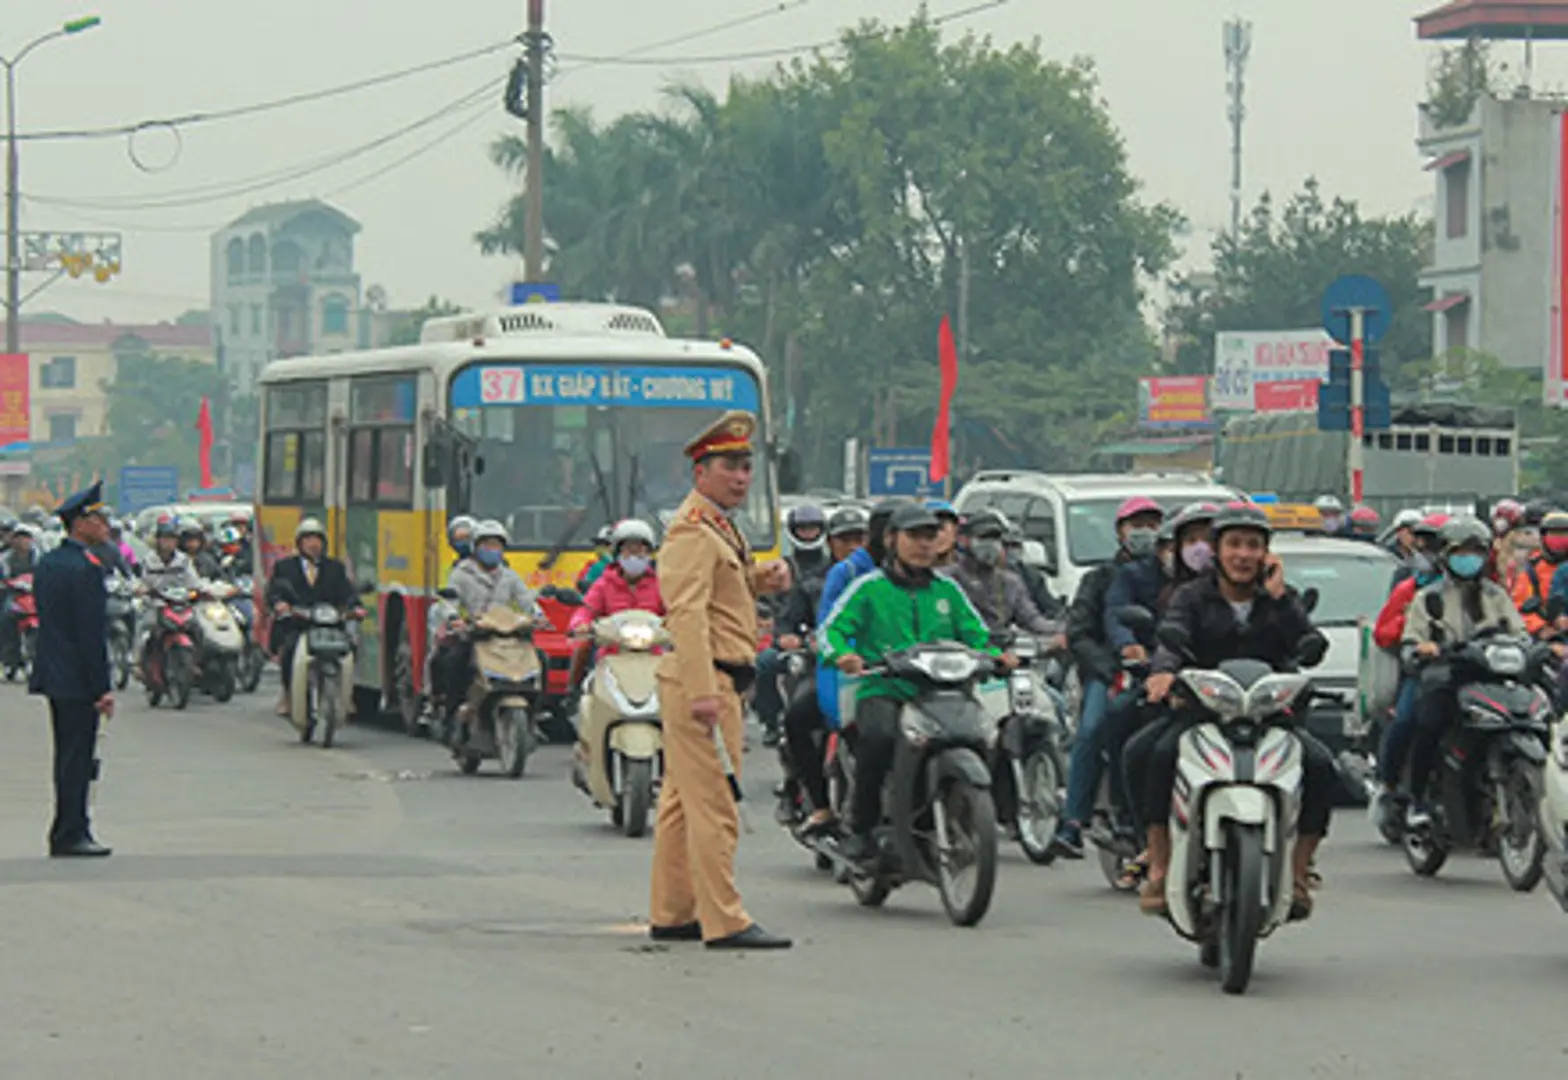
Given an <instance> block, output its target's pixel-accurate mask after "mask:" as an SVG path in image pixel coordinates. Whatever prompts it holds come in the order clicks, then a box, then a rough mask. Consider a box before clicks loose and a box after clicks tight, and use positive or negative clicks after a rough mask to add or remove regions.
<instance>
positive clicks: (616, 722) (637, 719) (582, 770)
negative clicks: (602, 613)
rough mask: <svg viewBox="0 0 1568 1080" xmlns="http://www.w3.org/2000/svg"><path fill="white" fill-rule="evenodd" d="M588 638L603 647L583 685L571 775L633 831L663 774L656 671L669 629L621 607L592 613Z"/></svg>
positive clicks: (643, 822) (640, 828)
mask: <svg viewBox="0 0 1568 1080" xmlns="http://www.w3.org/2000/svg"><path fill="white" fill-rule="evenodd" d="M593 643H594V644H595V645H597V646H598V647H599V648H600V649H601V650H604V651H603V652H602V653H601V655H600V657H599V662H598V663H597V664H596V665H595V667H594V670H593V673H592V674H591V675H590V676H589V677H588V682H587V684H586V685H585V686H584V688H583V694H582V703H581V705H580V706H579V709H578V721H577V731H578V743H577V761H576V763H575V766H574V768H573V770H572V780H573V783H575V784H576V785H577V786H578V787H579V788H580V789H582V791H583V792H584V793H586V794H587V796H588V797H589V798H590V799H592V800H593V803H594V805H595V806H598V807H600V808H601V809H605V810H608V811H610V820H611V821H612V822H614V824H615V825H616V827H617V828H619V829H621V830H622V831H623V832H625V834H626V835H627V836H631V837H637V836H641V835H642V834H643V833H644V832H645V831H646V830H647V827H648V813H649V810H650V809H651V808H652V807H653V805H654V800H655V796H656V795H657V794H658V788H659V780H660V777H661V776H662V774H663V762H664V732H663V728H662V727H661V723H660V719H659V686H658V679H657V678H656V675H657V671H658V667H659V651H660V650H661V649H664V648H668V647H669V645H670V635H669V633H668V632H667V631H666V630H665V629H664V624H663V623H662V622H661V621H660V620H659V617H658V616H657V615H655V614H653V613H652V612H648V611H636V610H627V611H618V612H616V613H615V614H614V615H610V616H608V617H606V618H603V619H599V620H597V621H595V622H594V624H593ZM610 649H614V650H615V651H614V652H609V651H608V650H610Z"/></svg>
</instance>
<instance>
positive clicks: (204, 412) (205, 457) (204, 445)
mask: <svg viewBox="0 0 1568 1080" xmlns="http://www.w3.org/2000/svg"><path fill="white" fill-rule="evenodd" d="M196 431H197V432H198V433H199V434H200V435H201V442H200V443H199V444H197V446H198V448H197V454H198V460H199V461H200V463H201V488H202V490H203V491H206V490H207V489H208V488H210V487H212V406H211V405H210V404H209V403H208V401H207V399H206V398H202V399H201V412H199V413H197V414H196Z"/></svg>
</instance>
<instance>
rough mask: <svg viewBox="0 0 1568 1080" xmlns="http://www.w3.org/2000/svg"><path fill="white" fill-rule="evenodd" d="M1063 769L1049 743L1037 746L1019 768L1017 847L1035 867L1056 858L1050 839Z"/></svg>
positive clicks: (1057, 821) (1057, 822)
mask: <svg viewBox="0 0 1568 1080" xmlns="http://www.w3.org/2000/svg"><path fill="white" fill-rule="evenodd" d="M1066 771H1067V770H1066V769H1065V768H1063V766H1062V761H1061V757H1060V755H1059V754H1058V752H1057V750H1056V748H1055V747H1053V746H1041V747H1037V748H1036V749H1035V750H1034V751H1033V752H1031V753H1030V754H1029V756H1028V757H1026V758H1025V759H1024V761H1023V766H1022V768H1021V769H1020V770H1019V772H1020V774H1021V775H1022V777H1023V785H1022V786H1023V790H1021V791H1019V792H1018V798H1017V802H1018V846H1019V847H1021V848H1023V851H1024V855H1025V856H1027V857H1028V859H1029V861H1030V862H1032V863H1034V864H1035V865H1036V866H1049V865H1051V863H1052V862H1054V861H1055V860H1056V852H1055V851H1054V850H1053V849H1052V847H1051V841H1052V840H1053V839H1054V838H1055V836H1056V829H1057V826H1059V825H1060V824H1061V821H1062V803H1061V791H1062V787H1063V783H1062V780H1063V777H1064V776H1065V775H1066Z"/></svg>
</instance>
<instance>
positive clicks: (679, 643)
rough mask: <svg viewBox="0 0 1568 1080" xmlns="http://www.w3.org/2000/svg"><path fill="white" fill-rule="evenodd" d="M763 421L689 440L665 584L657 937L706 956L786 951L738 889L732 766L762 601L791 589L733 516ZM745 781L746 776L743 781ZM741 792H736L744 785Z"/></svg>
mask: <svg viewBox="0 0 1568 1080" xmlns="http://www.w3.org/2000/svg"><path fill="white" fill-rule="evenodd" d="M756 426H757V422H756V418H755V417H753V416H752V415H751V414H750V413H746V412H729V413H726V414H725V415H724V416H722V417H721V418H720V419H719V421H718V422H717V423H716V424H714V425H713V426H712V427H710V428H707V429H706V430H704V431H703V432H702V433H701V434H700V435H698V436H697V437H696V438H694V439H693V440H692V441H691V442H689V443H687V444H686V456H687V457H688V458H690V459H691V460H692V462H693V486H694V490H693V491H692V492H691V494H689V495H688V496H687V497H686V500H685V501H684V502H683V503H681V505H680V508H679V509H678V510H676V511H675V514H674V516H673V517H672V518H671V521H670V525H669V529H668V531H667V532H666V534H665V539H664V545H663V547H662V548H661V549H660V552H659V587H660V591H661V592H662V594H663V597H664V607H665V610H666V612H667V614H666V616H665V625H666V627H667V628H668V630H669V632H670V635H671V637H672V638H673V639H674V644H675V647H674V649H673V651H671V652H669V653H666V654H665V656H664V658H663V659H662V660H661V661H660V666H659V700H660V701H661V702H662V703H663V710H662V711H663V713H664V768H665V773H664V782H663V787H662V790H661V793H660V797H659V816H658V824H657V826H656V827H655V831H654V845H653V885H652V902H651V912H650V922H651V924H652V925H651V927H650V930H649V935H650V936H651V937H652V938H653V940H655V941H696V940H698V939H701V940H703V941H704V942H705V943H706V944H707V946H708V948H710V949H783V948H788V947H789V945H790V941H789V939H788V938H784V937H779V936H777V935H774V934H770V933H768V932H767V931H766V930H764V929H762V927H760V926H758V925H757V924H756V923H754V922H752V920H751V918H750V916H748V915H747V914H746V909H745V907H744V906H742V904H741V899H740V892H739V890H738V889H736V887H735V845H736V842H737V840H738V838H739V832H740V829H739V812H738V809H737V807H736V805H735V798H736V795H735V794H732V790H731V787H730V777H729V776H728V775H727V774H726V763H725V761H724V759H723V758H721V756H720V752H719V746H720V745H721V744H720V742H719V740H722V745H723V747H724V749H725V751H726V755H725V756H727V758H728V761H729V762H730V763H731V764H730V766H729V767H730V768H736V766H734V765H733V763H734V762H738V761H739V760H740V758H741V750H742V740H743V737H744V732H743V720H742V710H741V694H743V693H745V691H746V689H747V688H748V686H749V685H750V683H751V682H752V680H753V679H754V678H755V674H756V658H757V594H758V593H759V592H782V591H783V590H785V589H787V588H788V587H789V583H790V582H789V567H788V566H787V565H786V564H785V563H783V562H782V561H773V562H769V563H764V564H761V565H755V564H753V563H752V560H751V551H750V549H749V548H748V547H747V544H746V538H745V536H743V535H742V533H741V531H740V529H739V528H737V527H736V525H735V522H734V521H733V520H732V518H731V515H732V514H733V513H734V512H735V511H736V510H738V509H739V508H740V506H741V504H742V503H744V502H745V500H746V493H747V491H748V490H749V489H750V487H751V477H752V447H751V439H752V434H753V433H754V432H755V430H756ZM735 780H736V782H737V783H738V782H739V777H738V776H736V777H735ZM737 790H738V789H737Z"/></svg>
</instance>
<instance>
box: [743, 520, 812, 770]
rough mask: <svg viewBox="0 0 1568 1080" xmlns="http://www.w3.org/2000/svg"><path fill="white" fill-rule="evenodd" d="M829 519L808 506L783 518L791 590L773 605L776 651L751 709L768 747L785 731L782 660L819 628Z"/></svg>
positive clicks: (763, 662) (765, 660) (762, 670)
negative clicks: (781, 680) (810, 632)
mask: <svg viewBox="0 0 1568 1080" xmlns="http://www.w3.org/2000/svg"><path fill="white" fill-rule="evenodd" d="M827 523H828V522H827V516H826V515H825V514H823V512H822V507H820V506H817V505H816V504H814V503H805V504H803V505H801V506H795V507H791V508H790V511H789V513H788V514H786V515H785V517H784V529H785V531H786V532H787V533H788V534H789V542H790V549H791V550H790V555H789V563H790V571H791V574H792V576H791V578H790V580H791V582H792V584H791V586H790V589H789V592H787V593H785V594H784V595H782V596H780V597H779V598H777V600H775V601H774V602H773V603H772V604H770V605H769V607H770V611H771V614H772V616H773V633H774V635H775V637H774V642H775V643H774V645H773V646H772V647H770V648H766V649H763V650H762V651H761V652H760V653H758V654H757V690H756V694H755V696H754V697H753V699H752V707H753V708H755V709H756V710H757V719H758V720H759V721H760V722H761V723H762V742H763V745H764V746H777V745H778V743H779V739H780V738H781V737H782V734H783V728H782V726H781V724H780V718H781V717H782V716H783V715H784V701H783V699H782V698H781V697H780V695H779V675H780V674H782V673H783V654H784V653H785V652H788V651H790V650H792V649H798V648H800V646H801V635H802V633H803V632H805V631H809V630H810V628H811V627H812V626H813V625H815V621H816V620H815V613H816V610H817V603H816V602H817V600H818V598H820V597H821V595H822V586H823V584H824V582H825V580H826V578H827V573H828V566H829V563H828V546H827Z"/></svg>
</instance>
